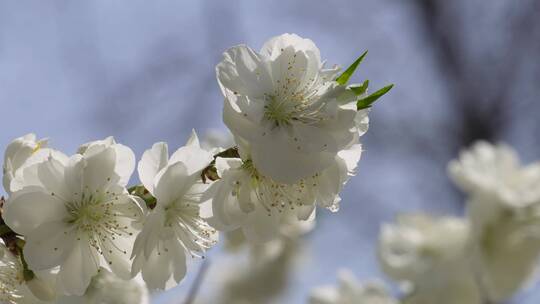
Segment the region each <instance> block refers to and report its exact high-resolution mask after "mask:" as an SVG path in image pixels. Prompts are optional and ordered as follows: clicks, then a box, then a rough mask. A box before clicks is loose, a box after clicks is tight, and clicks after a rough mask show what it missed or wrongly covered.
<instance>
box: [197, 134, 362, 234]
mask: <svg viewBox="0 0 540 304" xmlns="http://www.w3.org/2000/svg"><path fill="white" fill-rule="evenodd" d="M361 152H362V148H361V146H360V145H359V144H356V145H353V146H351V147H350V149H349V150H344V151H341V152H340V153H338V155H337V156H336V157H335V159H334V162H333V164H332V165H331V166H330V167H328V168H326V169H325V170H323V171H321V172H318V173H315V174H314V175H313V176H310V177H308V178H305V179H301V180H300V181H299V182H297V183H293V184H284V183H279V182H277V181H275V180H273V179H271V178H268V177H266V176H264V175H262V174H261V173H260V172H259V170H258V168H256V167H255V164H254V163H253V162H252V161H251V159H250V158H249V156H248V155H249V152H246V149H245V148H243V147H242V146H240V155H241V156H242V158H243V159H245V160H243V159H241V158H220V157H218V158H217V159H216V168H217V172H218V175H219V176H220V178H221V179H220V180H218V181H216V182H214V183H213V184H212V186H211V187H210V188H209V190H208V191H207V193H206V194H205V196H206V197H207V198H208V199H211V200H212V217H211V218H210V219H209V222H210V223H211V225H213V226H214V227H216V228H217V229H218V230H223V231H230V230H233V229H237V228H241V229H242V230H243V232H244V235H245V236H246V238H247V239H248V241H250V242H265V241H268V240H271V239H273V238H275V237H276V236H278V234H279V232H280V229H282V227H283V224H284V223H285V222H290V221H291V220H292V221H297V220H304V221H305V220H313V218H314V216H315V207H316V205H317V204H318V205H319V206H322V207H325V208H329V209H330V210H332V211H336V210H337V209H338V208H339V201H340V198H339V192H340V191H341V189H342V188H343V185H344V184H345V182H346V181H347V180H348V179H349V177H350V176H351V175H352V174H353V173H354V170H355V168H356V165H357V163H358V160H359V158H360V154H361Z"/></svg>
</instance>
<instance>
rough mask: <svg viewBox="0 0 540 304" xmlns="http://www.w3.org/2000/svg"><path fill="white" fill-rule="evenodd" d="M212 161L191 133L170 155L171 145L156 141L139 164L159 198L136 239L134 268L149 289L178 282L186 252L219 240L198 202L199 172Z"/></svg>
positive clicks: (142, 175)
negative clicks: (183, 144)
mask: <svg viewBox="0 0 540 304" xmlns="http://www.w3.org/2000/svg"><path fill="white" fill-rule="evenodd" d="M212 160H213V156H212V154H211V153H210V152H208V151H205V150H203V149H201V147H200V145H199V140H198V138H197V135H196V134H195V132H193V134H192V136H191V138H190V139H189V140H188V142H187V144H186V145H185V146H183V147H181V148H180V149H178V150H177V151H176V152H175V153H174V154H173V155H172V156H171V158H170V159H169V154H168V147H167V144H165V143H157V144H154V146H153V147H152V149H150V150H147V151H146V152H144V154H143V157H142V159H141V161H140V162H139V166H138V171H139V177H140V180H141V181H142V183H143V185H144V186H145V188H146V189H147V190H148V191H149V192H150V193H151V194H152V195H153V196H154V197H155V198H156V199H157V202H156V206H155V208H154V209H153V210H152V211H150V213H149V215H148V217H147V219H146V222H145V225H144V228H143V230H142V231H141V233H140V234H139V235H138V236H137V239H136V241H135V245H134V250H133V257H134V261H133V269H132V271H133V273H134V274H135V273H138V272H139V271H141V272H142V276H143V278H144V280H145V281H146V283H147V284H148V287H149V288H152V289H155V288H158V289H165V288H169V287H172V286H173V285H175V282H176V283H179V282H180V281H181V280H182V279H183V278H184V276H185V274H186V252H187V253H188V254H190V255H193V256H195V255H198V254H201V253H203V252H204V251H205V250H206V249H208V248H209V247H211V246H212V245H213V244H215V242H216V239H217V233H216V231H215V230H214V229H213V228H212V227H210V226H209V225H208V224H207V223H206V222H205V220H203V219H202V218H201V216H200V206H199V204H200V203H201V201H200V199H201V195H202V193H203V192H204V190H205V189H206V187H207V186H206V185H205V184H203V183H202V181H201V172H202V170H203V169H204V168H206V167H207V166H208V165H209V164H210V163H211V161H212ZM171 276H172V277H173V279H174V282H173V281H172V280H171Z"/></svg>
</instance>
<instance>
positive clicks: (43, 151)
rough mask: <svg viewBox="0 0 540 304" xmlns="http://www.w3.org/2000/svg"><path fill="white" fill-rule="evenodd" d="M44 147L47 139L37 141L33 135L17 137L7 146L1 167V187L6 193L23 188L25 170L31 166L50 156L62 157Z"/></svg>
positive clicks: (60, 154)
mask: <svg viewBox="0 0 540 304" xmlns="http://www.w3.org/2000/svg"><path fill="white" fill-rule="evenodd" d="M46 146H47V139H40V140H37V138H36V135H35V134H33V133H30V134H26V135H24V136H21V137H18V138H16V139H14V140H13V141H12V142H11V143H10V144H9V145H8V146H7V148H6V151H5V153H4V165H3V186H4V189H5V190H6V192H7V193H11V192H13V191H16V190H19V189H21V188H22V187H24V182H25V178H24V174H25V170H28V167H30V166H31V165H33V164H36V163H39V162H42V161H44V160H46V159H47V157H48V156H49V155H51V154H54V155H55V157H59V158H60V157H62V153H59V152H57V151H56V150H53V149H50V148H47V147H46ZM30 170H31V169H30ZM26 174H27V175H28V174H29V173H28V172H27V173H26Z"/></svg>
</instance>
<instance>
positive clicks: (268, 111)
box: [216, 34, 368, 184]
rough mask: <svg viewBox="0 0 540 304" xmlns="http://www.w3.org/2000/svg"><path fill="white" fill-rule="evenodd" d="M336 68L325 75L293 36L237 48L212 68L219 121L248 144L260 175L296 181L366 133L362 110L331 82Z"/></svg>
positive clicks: (306, 45) (308, 46)
mask: <svg viewBox="0 0 540 304" xmlns="http://www.w3.org/2000/svg"><path fill="white" fill-rule="evenodd" d="M338 70H339V69H338V68H332V69H325V68H324V64H323V62H322V61H321V58H320V53H319V49H318V48H317V47H316V46H315V44H314V43H313V42H312V41H311V40H309V39H303V38H301V37H299V36H297V35H294V34H283V35H281V36H277V37H274V38H272V39H270V40H269V41H267V42H266V43H265V44H264V46H263V47H262V49H261V51H260V52H259V53H257V52H255V51H253V50H252V49H251V48H249V47H247V46H245V45H239V46H236V47H232V48H230V49H229V50H227V51H226V52H225V53H224V59H223V60H222V61H221V62H220V63H219V64H218V65H217V67H216V72H217V78H218V81H219V83H220V85H221V88H222V92H223V94H224V96H225V107H224V112H223V119H224V122H225V124H226V125H227V127H228V128H229V129H230V130H231V132H232V133H233V134H234V136H235V137H239V138H241V139H242V140H244V141H246V142H247V143H248V144H249V145H250V146H251V160H252V162H253V164H254V167H256V168H257V170H258V172H259V173H260V175H263V176H266V177H267V178H270V179H272V180H273V181H275V182H276V183H289V184H292V183H299V182H300V180H301V179H306V178H310V176H313V175H315V174H317V173H319V172H322V171H323V170H325V169H326V168H328V167H330V166H332V164H333V163H334V161H335V157H336V154H337V153H338V152H339V151H341V150H343V149H346V148H347V147H348V146H350V144H351V142H352V141H353V140H354V139H355V138H356V137H358V136H359V135H361V134H363V133H364V132H365V131H366V130H367V122H368V120H367V111H366V110H362V111H357V109H356V99H357V97H356V96H355V94H354V93H353V92H352V91H351V90H348V89H347V88H346V86H344V85H339V84H338V83H337V82H336V81H334V80H335V78H336V76H337V72H338ZM359 117H360V118H359ZM359 122H361V123H360V124H358V123H359Z"/></svg>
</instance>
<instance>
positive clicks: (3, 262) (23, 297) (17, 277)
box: [0, 243, 52, 304]
mask: <svg viewBox="0 0 540 304" xmlns="http://www.w3.org/2000/svg"><path fill="white" fill-rule="evenodd" d="M23 271H24V268H23V265H22V263H21V260H20V259H19V258H18V257H17V256H15V255H13V254H12V253H11V252H10V251H9V250H8V249H7V248H6V246H5V245H4V244H2V243H0V303H2V304H40V303H46V302H44V301H41V300H39V299H38V298H37V297H36V296H34V294H33V293H32V292H31V289H30V288H29V286H28V285H27V282H25V280H24V273H23ZM32 281H35V282H33V283H32V284H34V285H43V284H42V282H38V281H40V279H38V278H37V277H35V278H33V279H32ZM39 295H40V296H44V297H45V298H47V300H49V299H51V298H52V297H51V294H50V293H49V294H45V295H44V294H39Z"/></svg>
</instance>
